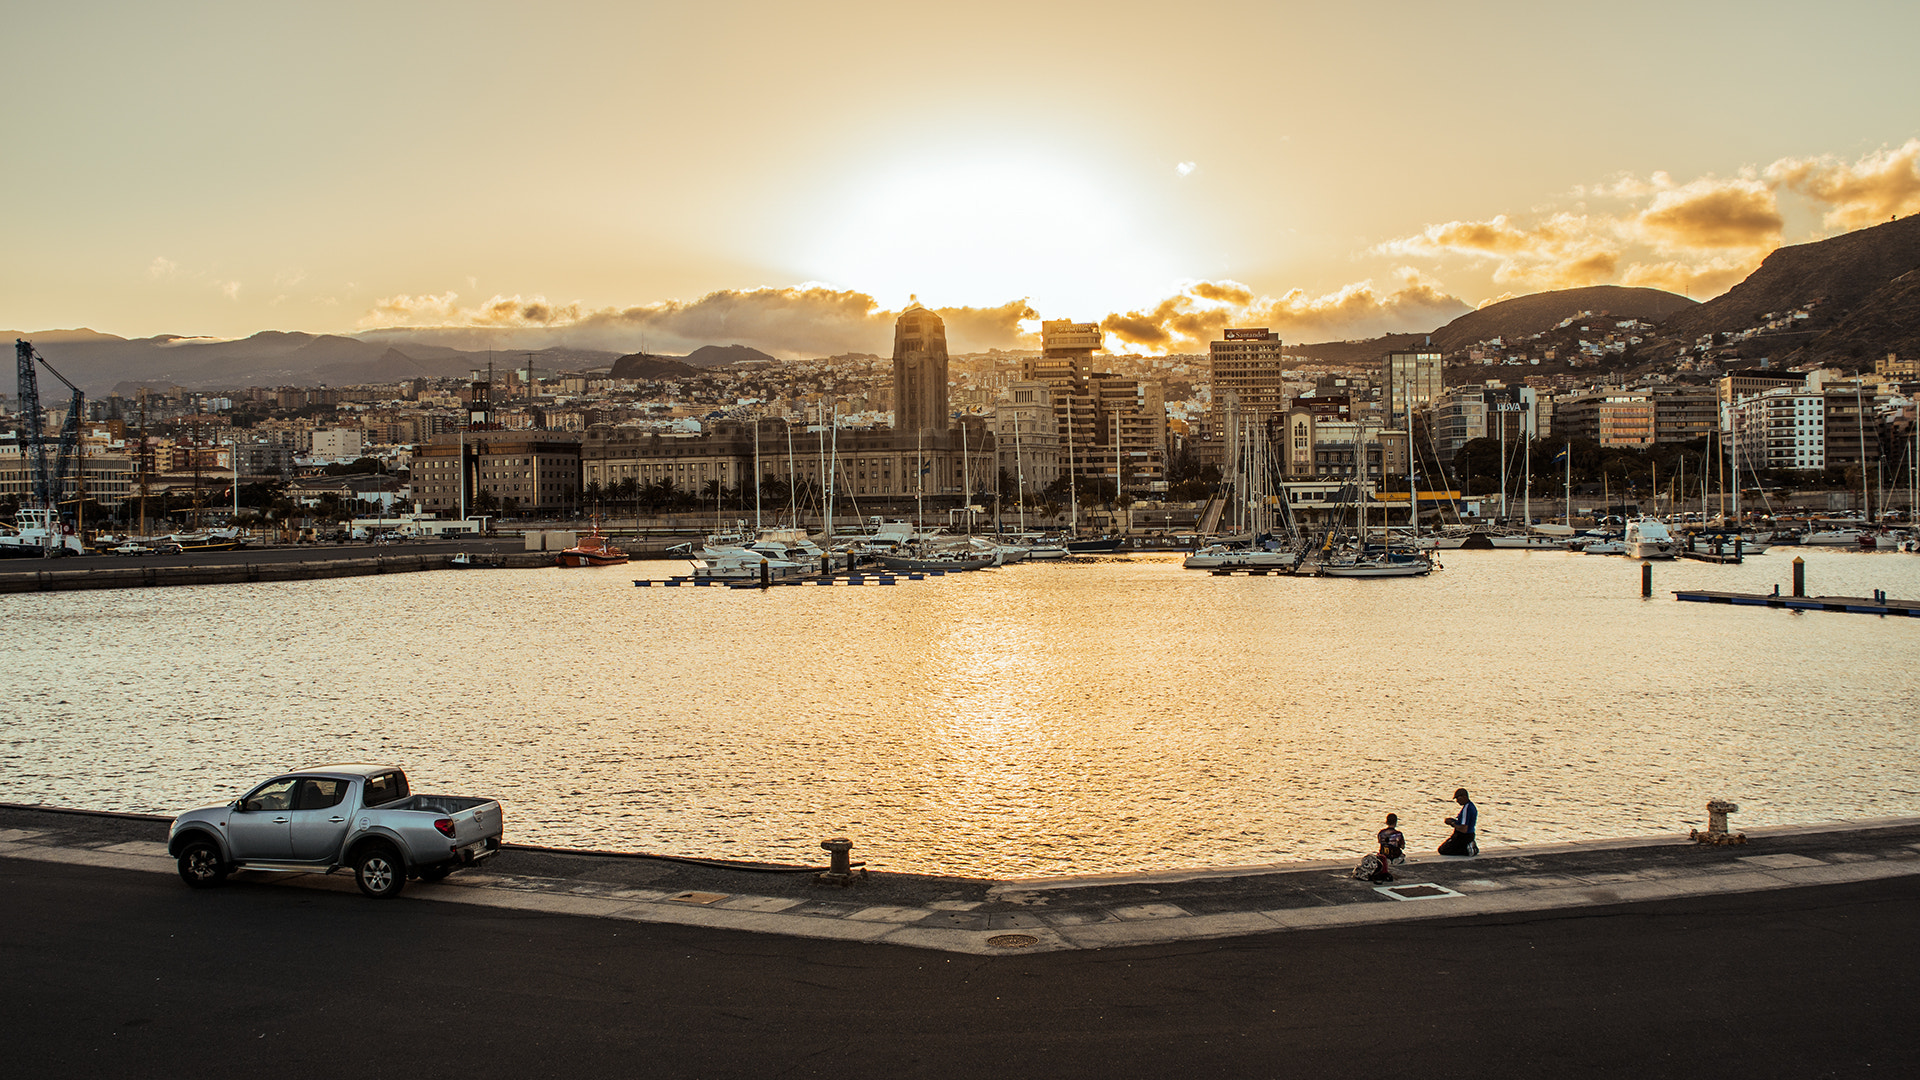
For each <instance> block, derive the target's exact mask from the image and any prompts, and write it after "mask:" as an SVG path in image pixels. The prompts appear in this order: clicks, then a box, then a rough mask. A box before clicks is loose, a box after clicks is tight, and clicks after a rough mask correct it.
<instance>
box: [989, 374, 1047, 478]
mask: <svg viewBox="0 0 1920 1080" xmlns="http://www.w3.org/2000/svg"><path fill="white" fill-rule="evenodd" d="M1003 394H1004V396H1003V397H1002V399H1001V400H1000V402H999V403H998V404H996V405H995V407H994V414H993V437H994V445H995V446H996V447H998V449H999V456H998V467H999V470H1000V471H1001V472H1004V473H1006V474H1007V475H1008V476H1009V477H1011V478H1013V480H1014V482H1015V483H1016V484H1019V485H1020V486H1021V487H1022V488H1023V489H1024V490H1025V491H1027V492H1028V493H1029V494H1030V496H1031V495H1032V494H1034V493H1038V492H1041V491H1044V490H1046V489H1047V487H1048V486H1050V485H1051V484H1052V483H1053V482H1054V481H1056V480H1058V479H1059V478H1060V477H1061V476H1062V475H1064V473H1063V464H1062V462H1063V458H1062V456H1061V455H1062V451H1061V447H1060V429H1059V425H1058V423H1057V422H1056V420H1055V417H1054V412H1053V387H1052V386H1051V385H1049V384H1048V383H1046V382H1044V381H1041V380H1037V379H1035V380H1022V381H1020V382H1015V383H1012V384H1010V385H1009V386H1007V387H1006V389H1005V390H1004V391H1003Z"/></svg>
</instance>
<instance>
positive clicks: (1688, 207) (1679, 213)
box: [1634, 178, 1784, 251]
mask: <svg viewBox="0 0 1920 1080" xmlns="http://www.w3.org/2000/svg"><path fill="white" fill-rule="evenodd" d="M1634 222H1635V224H1636V225H1637V226H1638V227H1639V230H1640V232H1641V233H1642V234H1643V235H1644V236H1645V237H1646V238H1647V239H1648V240H1649V241H1650V242H1652V243H1654V244H1655V245H1657V246H1659V247H1661V248H1664V249H1667V250H1684V249H1689V248H1758V249H1762V250H1765V251H1771V250H1773V249H1774V248H1776V247H1779V246H1780V230H1781V227H1782V226H1783V225H1784V221H1783V220H1782V219H1781V217H1780V207H1779V204H1778V202H1777V201H1776V200H1775V199H1774V194H1773V190H1772V189H1771V188H1769V187H1767V185H1765V184H1762V183H1761V182H1760V181H1758V180H1754V179H1751V178H1742V179H1738V180H1714V179H1711V178H1708V179H1701V180H1695V181H1694V182H1692V183H1690V184H1686V185H1684V186H1681V187H1676V188H1671V189H1668V190H1664V191H1660V192H1658V193H1657V194H1655V195H1654V196H1653V201H1652V203H1651V205H1649V206H1648V207H1647V208H1646V209H1645V210H1643V211H1641V212H1640V214H1639V215H1637V216H1636V217H1635V219H1634Z"/></svg>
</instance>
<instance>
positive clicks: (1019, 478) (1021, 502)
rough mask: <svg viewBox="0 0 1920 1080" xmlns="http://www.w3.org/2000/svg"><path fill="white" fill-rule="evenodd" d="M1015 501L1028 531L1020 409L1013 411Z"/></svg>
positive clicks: (1024, 528)
mask: <svg viewBox="0 0 1920 1080" xmlns="http://www.w3.org/2000/svg"><path fill="white" fill-rule="evenodd" d="M1013 485H1014V493H1013V501H1014V506H1015V507H1017V508H1018V511H1019V515H1020V531H1021V532H1023V533H1024V532H1026V531H1027V469H1026V466H1025V465H1024V464H1023V463H1022V461H1021V457H1020V410H1019V409H1017V408H1016V409H1015V410H1014V413H1013Z"/></svg>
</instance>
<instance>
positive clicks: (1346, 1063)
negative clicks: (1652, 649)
mask: <svg viewBox="0 0 1920 1080" xmlns="http://www.w3.org/2000/svg"><path fill="white" fill-rule="evenodd" d="M163 828H164V826H163V825H162V823H160V822H157V821H141V820H128V819H113V818H97V817H86V816H73V815H56V814H47V813H43V812H37V811H30V810H17V809H0V883H3V884H4V887H5V889H6V895H7V897H8V918H7V919H5V920H0V957H3V958H4V960H5V962H6V964H7V967H8V972H9V978H8V979H6V980H4V981H0V1010H4V1013H5V1015H6V1016H7V1017H8V1029H9V1033H10V1034H9V1047H8V1057H7V1060H8V1063H9V1071H10V1072H16V1073H18V1074H19V1075H45V1076H116V1077H117V1076H173V1075H187V1074H191V1075H195V1076H227V1075H233V1076H239V1075H258V1074H259V1073H260V1072H262V1071H267V1070H272V1071H286V1070H288V1069H293V1070H295V1071H297V1072H301V1073H306V1072H310V1071H312V1070H314V1069H319V1068H335V1069H339V1068H348V1067H350V1066H351V1065H352V1063H355V1062H365V1063H370V1064H369V1065H368V1067H374V1066H373V1064H372V1063H377V1066H378V1067H379V1068H380V1070H381V1071H383V1072H396V1073H400V1074H404V1075H426V1076H436V1075H459V1076H472V1077H493V1076H500V1077H527V1076H547V1075H606V1076H661V1077H678V1076H689V1077H692V1076H699V1077H731V1076H740V1077H765V1076H838V1077H844V1076H856V1077H865V1076H874V1077H889V1078H892V1077H914V1076H928V1077H979V1076H983V1075H992V1076H1009V1077H1027V1076H1033V1077H1099V1078H1102V1080H1110V1078H1113V1077H1168V1076H1226V1077H1265V1076H1313V1077H1320V1076H1327V1075H1344V1074H1349V1073H1359V1074H1363V1075H1371V1074H1378V1073H1389V1072H1390V1073H1404V1072H1422V1073H1428V1074H1438V1075H1467V1076H1494V1077H1504V1076H1528V1077H1538V1076H1542V1075H1551V1076H1555V1077H1569V1076H1574V1077H1585V1076H1596V1077H1600V1076H1621V1075H1633V1076H1656V1077H1658V1076H1702V1075H1709V1076H1724V1075H1739V1076H1759V1077H1773V1076H1779V1077H1811V1076H1867V1075H1910V1073H1909V1072H1908V1071H1907V1070H1913V1069H1916V1068H1920V1051H1916V1049H1915V1047H1914V1046H1913V1041H1912V1038H1911V1032H1912V1031H1913V1030H1915V1027H1916V1023H1920V972H1917V970H1916V966H1915V965H1914V963H1913V960H1912V958H1913V957H1914V956H1915V955H1920V918H1915V915H1916V913H1920V850H1916V847H1915V845H1916V844H1920V823H1915V822H1911V821H1908V822H1900V823H1886V824H1884V825H1882V826H1879V827H1846V828H1837V829H1829V830H1794V831H1791V832H1782V833H1768V834H1764V835H1760V834H1754V833H1750V834H1749V835H1750V836H1751V837H1752V840H1753V842H1752V843H1749V844H1748V845H1746V846H1744V847H1727V848H1701V847H1695V846H1690V845H1684V844H1679V843H1675V842H1673V841H1671V840H1665V841H1638V842H1635V843H1632V844H1600V845H1580V846H1576V847H1568V848H1563V849H1555V850H1538V851H1531V852H1525V853H1502V854H1499V855H1489V856H1483V857H1481V858H1479V859H1474V860H1466V861H1461V862H1440V861H1416V862H1414V863H1412V864H1410V865H1409V866H1408V867H1406V868H1405V872H1403V873H1402V874H1401V875H1400V880H1399V882H1397V883H1396V884H1399V885H1403V886H1404V885H1431V886H1433V887H1434V888H1435V890H1438V891H1435V892H1432V893H1427V892H1426V891H1424V890H1421V894H1422V895H1427V896H1428V897H1429V898H1426V899H1418V900H1397V899H1392V898H1390V897H1388V896H1386V895H1384V894H1382V893H1380V892H1378V891H1377V890H1375V889H1374V888H1373V887H1372V886H1369V885H1366V884H1364V883H1361V882H1355V881H1351V880H1349V879H1346V878H1345V877H1344V876H1343V875H1344V867H1340V868H1335V867H1325V866H1322V867H1288V868H1271V867H1270V868H1248V869H1246V870H1244V871H1236V872H1232V873H1228V872H1221V871H1209V872H1195V873H1190V874H1168V875H1160V876H1154V877H1129V878H1125V879H1112V880H1104V881H1103V880H1093V879H1079V880H1072V881H1048V882H1019V883H1014V882H1003V883H996V882H978V881H964V880H959V879H939V878H919V877H907V876H895V875H879V874H876V875H875V876H874V878H873V879H872V880H871V881H870V882H869V883H868V884H867V885H865V886H854V887H852V888H849V889H846V890H840V889H833V888H830V887H823V886H819V885H817V884H814V883H813V882H812V879H811V876H810V875H805V874H781V873H752V872H747V871H742V870H738V869H725V868H717V867H703V866H689V865H683V864H677V863H665V862H659V861H656V860H647V859H620V858H605V857H580V856H570V855H557V854H551V853H542V852H533V851H519V850H516V851H510V852H508V853H507V854H506V855H504V856H502V857H501V859H500V860H498V861H497V862H496V863H495V864H494V865H493V866H492V867H490V868H489V869H488V871H487V872H486V873H484V874H469V875H459V874H456V875H455V876H454V877H453V878H452V879H450V880H449V881H448V882H446V883H444V884H441V885H432V886H429V885H422V884H419V883H414V884H412V885H410V886H409V888H408V890H407V892H406V894H405V896H403V898H402V899H400V900H398V901H395V902H390V903H381V902H376V901H372V900H368V899H366V898H364V897H361V896H359V895H358V894H357V893H355V892H353V890H352V886H351V883H349V882H347V881H346V880H345V879H344V878H343V877H342V876H341V875H334V876H333V877H330V878H326V877H313V876H304V877H278V878H272V877H267V876H265V875H239V876H237V877H236V878H235V880H234V881H232V882H231V883H230V884H229V886H228V887H226V888H223V889H215V890H210V891H194V890H189V889H187V888H186V887H185V886H184V885H182V884H181V883H180V882H179V881H178V880H177V879H176V878H175V877H173V876H172V866H171V863H170V862H169V861H168V860H166V859H165V858H164V856H163V855H162V854H160V853H159V852H158V850H157V845H158V843H159V839H158V837H159V835H160V834H161V832H162V830H163ZM855 855H856V857H857V856H858V855H859V852H858V851H857V850H856V852H855ZM463 876H464V877H465V880H464V881H462V877H463ZM996 938H1002V939H1009V938H1010V939H1014V940H1006V941H1001V942H999V943H995V940H994V939H996ZM1023 939H1031V941H1030V942H1027V941H1025V940H1023ZM1122 946H1125V947H1122Z"/></svg>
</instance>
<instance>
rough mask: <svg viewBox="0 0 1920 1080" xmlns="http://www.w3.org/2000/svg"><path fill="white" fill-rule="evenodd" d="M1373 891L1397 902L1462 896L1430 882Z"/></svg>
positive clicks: (1379, 888) (1388, 886) (1375, 887)
mask: <svg viewBox="0 0 1920 1080" xmlns="http://www.w3.org/2000/svg"><path fill="white" fill-rule="evenodd" d="M1373 891H1374V892H1377V893H1379V894H1380V895H1382V896H1387V897H1392V898H1393V899H1395V900H1438V899H1441V898H1442V897H1447V896H1459V895H1460V894H1459V893H1457V892H1454V891H1453V890H1452V889H1449V888H1447V887H1446V886H1445V885H1435V884H1433V883H1432V882H1430V881H1428V882H1422V883H1420V884H1418V885H1376V886H1374V887H1373Z"/></svg>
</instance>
